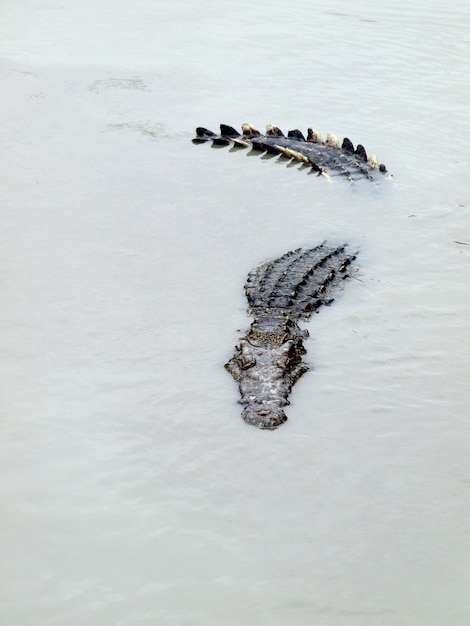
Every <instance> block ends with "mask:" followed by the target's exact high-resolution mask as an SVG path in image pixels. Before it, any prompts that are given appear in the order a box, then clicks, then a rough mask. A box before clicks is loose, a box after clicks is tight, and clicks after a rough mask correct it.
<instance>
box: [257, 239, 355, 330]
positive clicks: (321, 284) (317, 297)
mask: <svg viewBox="0 0 470 626" xmlns="http://www.w3.org/2000/svg"><path fill="white" fill-rule="evenodd" d="M355 258H356V257H355V255H354V254H349V253H348V252H347V250H346V245H340V246H334V245H330V244H328V243H326V242H323V243H321V244H320V245H318V246H316V247H315V248H309V249H302V248H298V249H297V250H294V251H291V252H288V253H287V254H284V255H283V256H281V257H279V258H278V259H274V260H273V261H269V262H267V263H263V264H262V265H260V266H259V267H257V268H256V269H254V270H253V271H251V272H250V273H249V274H248V278H247V281H246V285H245V293H246V296H247V299H248V303H249V305H250V309H251V310H255V311H256V310H258V311H260V310H267V309H268V310H269V309H271V310H273V309H274V310H278V311H282V313H283V314H284V315H287V316H290V317H292V318H297V319H299V318H300V319H308V317H310V314H311V313H312V312H313V311H316V310H317V309H318V308H320V307H321V306H322V305H329V304H331V302H332V301H333V299H334V294H335V293H336V292H337V291H338V290H339V289H340V288H341V287H342V285H343V281H344V279H346V278H348V277H350V276H351V273H352V261H353V260H354V259H355Z"/></svg>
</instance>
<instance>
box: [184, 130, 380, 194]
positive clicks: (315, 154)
mask: <svg viewBox="0 0 470 626" xmlns="http://www.w3.org/2000/svg"><path fill="white" fill-rule="evenodd" d="M206 142H212V144H213V145H215V146H228V145H232V147H234V148H248V147H251V148H252V149H253V150H255V151H259V152H260V153H261V152H264V153H268V154H277V155H280V156H281V157H287V158H289V159H295V160H297V161H299V162H301V163H302V164H304V165H305V166H307V167H309V168H312V170H313V171H314V172H316V173H317V174H318V175H319V176H320V175H323V176H325V177H328V176H343V177H345V178H346V179H347V180H349V181H350V182H351V183H353V182H354V181H356V180H360V179H367V180H369V181H377V179H378V178H379V177H380V176H381V175H385V174H387V168H386V167H385V165H384V164H383V163H379V162H378V160H377V157H376V156H375V155H371V156H369V157H368V156H367V152H366V150H365V148H364V146H363V145H362V144H358V145H357V146H356V147H354V144H353V143H352V141H351V140H350V139H348V138H347V137H345V138H344V139H343V141H342V142H340V141H339V140H338V138H337V137H336V135H334V134H332V133H329V134H328V135H327V137H326V140H325V141H323V139H322V137H321V135H320V133H319V132H318V131H317V130H315V129H314V128H309V129H308V131H307V138H305V136H304V135H303V134H302V132H301V131H300V130H298V129H295V130H290V131H289V132H288V133H287V137H286V136H285V135H284V133H283V132H282V131H281V130H280V129H279V128H278V127H277V126H274V125H273V124H268V125H267V126H266V134H265V135H262V134H261V132H260V131H259V130H258V129H257V128H255V126H253V125H252V124H243V126H242V132H241V133H240V132H239V131H238V130H236V129H235V128H233V127H232V126H228V125H227V124H221V125H220V134H216V133H214V132H212V131H211V130H208V129H207V128H204V127H202V126H199V127H198V128H196V137H195V138H194V139H193V143H196V144H199V143H206Z"/></svg>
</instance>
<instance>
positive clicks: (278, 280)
mask: <svg viewBox="0 0 470 626" xmlns="http://www.w3.org/2000/svg"><path fill="white" fill-rule="evenodd" d="M354 259H355V256H354V255H351V254H348V253H347V251H346V245H341V246H331V245H329V244H327V243H322V244H320V245H318V246H316V247H315V248H311V249H307V250H303V249H301V248H299V249H297V250H295V251H293V252H288V253H287V254H284V255H283V256H281V257H280V258H278V259H275V260H273V261H269V262H267V263H263V264H262V265H260V266H259V267H257V268H256V269H254V270H253V271H251V272H250V273H249V274H248V279H247V282H246V285H245V293H246V296H247V299H248V303H249V305H250V308H249V309H248V312H249V313H250V314H251V315H252V316H253V322H252V324H251V328H250V330H249V331H248V333H247V334H246V335H245V336H244V337H242V338H241V339H240V341H239V343H238V344H237V345H236V346H235V348H236V352H235V354H234V356H233V357H232V358H231V359H230V361H229V362H228V363H226V365H225V367H226V368H227V370H228V371H229V372H230V374H231V375H232V376H233V378H234V379H235V380H236V381H237V382H238V387H239V389H240V395H241V399H240V400H239V402H240V404H242V405H244V409H243V411H242V417H243V419H244V420H245V421H246V422H248V423H249V424H252V425H253V426H257V427H258V428H263V429H268V430H274V429H275V428H277V427H278V426H280V425H281V424H282V423H283V422H285V421H286V420H287V416H286V414H285V413H284V408H283V407H284V406H285V405H287V404H289V401H288V399H287V398H288V396H289V393H290V391H291V389H292V387H293V385H294V384H295V383H296V382H297V381H298V380H299V378H300V377H301V376H302V374H304V373H305V372H306V371H307V370H308V369H309V368H308V366H307V365H306V364H305V363H304V362H303V361H302V356H303V355H304V354H305V353H306V350H305V348H304V346H303V339H304V338H305V337H307V336H308V331H307V330H302V329H301V328H300V327H299V325H298V321H299V320H304V321H305V320H307V319H308V318H309V317H310V316H311V314H312V312H315V311H317V310H318V308H319V307H320V306H322V305H323V304H324V305H329V304H331V303H332V301H333V293H334V292H335V291H337V290H338V289H339V288H340V287H341V286H342V284H343V281H344V279H346V278H348V277H350V276H351V271H352V265H351V263H352V261H353V260H354Z"/></svg>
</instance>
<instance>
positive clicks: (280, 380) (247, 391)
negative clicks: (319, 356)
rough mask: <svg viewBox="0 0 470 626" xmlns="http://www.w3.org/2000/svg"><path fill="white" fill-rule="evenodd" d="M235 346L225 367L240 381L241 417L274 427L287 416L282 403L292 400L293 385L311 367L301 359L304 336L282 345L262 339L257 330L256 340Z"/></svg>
mask: <svg viewBox="0 0 470 626" xmlns="http://www.w3.org/2000/svg"><path fill="white" fill-rule="evenodd" d="M269 337H270V338H272V334H270V335H269ZM236 350H237V352H236V353H235V355H234V356H233V357H232V359H230V361H229V362H228V363H227V364H226V366H225V367H226V368H227V370H228V371H229V372H230V373H231V374H232V376H233V377H234V378H235V380H236V381H237V382H238V386H239V389H240V395H241V398H240V400H239V402H240V404H243V405H245V408H244V409H243V411H242V417H243V419H244V420H245V422H247V423H248V424H251V425H253V426H257V427H258V428H262V429H264V430H274V429H276V428H277V427H278V426H280V425H281V424H282V423H283V422H285V421H286V420H287V416H286V414H285V413H284V409H283V407H284V406H286V404H289V401H288V399H287V397H288V395H289V393H290V391H291V389H292V385H293V384H294V383H295V382H296V381H297V380H298V379H299V378H300V376H301V375H302V374H303V373H304V372H306V371H307V370H308V367H307V366H306V365H305V364H304V363H302V362H301V356H302V354H303V353H304V352H305V350H304V348H303V346H302V340H301V338H298V339H289V340H287V341H284V342H283V343H281V345H279V344H275V343H272V341H268V340H266V341H262V340H260V334H259V333H258V334H257V341H253V340H252V341H249V340H248V339H242V340H241V341H240V342H239V343H238V344H237V346H236Z"/></svg>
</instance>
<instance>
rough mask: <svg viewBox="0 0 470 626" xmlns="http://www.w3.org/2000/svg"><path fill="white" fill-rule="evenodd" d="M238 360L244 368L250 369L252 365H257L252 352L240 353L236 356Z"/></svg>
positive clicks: (241, 367)
mask: <svg viewBox="0 0 470 626" xmlns="http://www.w3.org/2000/svg"><path fill="white" fill-rule="evenodd" d="M236 361H237V363H238V365H239V366H240V369H242V370H247V369H250V367H254V366H255V365H256V359H255V357H254V356H251V355H250V354H239V355H238V356H237V357H236Z"/></svg>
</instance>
